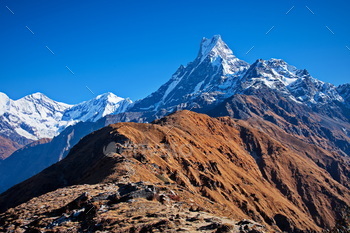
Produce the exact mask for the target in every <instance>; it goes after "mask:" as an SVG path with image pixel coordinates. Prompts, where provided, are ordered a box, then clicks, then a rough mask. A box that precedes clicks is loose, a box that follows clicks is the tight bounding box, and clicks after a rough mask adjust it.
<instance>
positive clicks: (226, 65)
mask: <svg viewBox="0 0 350 233" xmlns="http://www.w3.org/2000/svg"><path fill="white" fill-rule="evenodd" d="M198 58H199V59H200V62H203V61H205V60H206V59H209V62H211V63H212V65H213V66H222V68H223V73H224V74H235V73H237V72H239V71H242V70H243V69H245V68H246V67H247V66H249V65H248V63H246V62H244V61H242V60H239V59H238V58H237V57H236V56H235V55H234V54H233V52H232V50H231V49H230V48H229V47H228V45H227V44H226V43H225V42H224V41H223V40H222V38H221V36H220V35H215V36H213V37H212V38H210V39H208V38H205V37H204V38H203V39H202V42H201V46H200V51H199V55H198Z"/></svg>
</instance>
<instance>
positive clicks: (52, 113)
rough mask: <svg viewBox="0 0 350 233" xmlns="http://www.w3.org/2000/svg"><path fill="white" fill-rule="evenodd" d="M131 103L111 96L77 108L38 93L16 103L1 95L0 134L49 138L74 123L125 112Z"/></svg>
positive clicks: (82, 104) (102, 96) (103, 96)
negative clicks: (14, 133)
mask: <svg viewBox="0 0 350 233" xmlns="http://www.w3.org/2000/svg"><path fill="white" fill-rule="evenodd" d="M131 103H132V101H131V100H129V99H123V98H120V97H117V96H116V95H114V94H112V93H106V94H103V95H99V96H97V97H96V98H94V99H92V100H89V101H85V102H83V103H80V104H77V105H68V104H64V103H60V102H57V101H54V100H51V99H50V98H48V97H47V96H45V95H44V94H41V93H34V94H32V95H28V96H25V97H23V98H21V99H19V100H11V99H10V98H9V97H8V96H7V95H6V94H4V93H0V119H1V120H0V126H1V130H0V133H2V131H3V132H5V131H6V130H13V131H15V132H16V133H18V134H19V135H21V136H23V137H26V138H28V139H32V140H38V139H40V138H52V137H54V136H56V135H58V134H59V133H60V132H61V131H62V130H64V129H65V128H66V127H68V126H70V125H73V124H76V123H77V122H80V121H83V122H85V121H97V120H98V119H100V118H102V117H104V116H106V115H108V114H117V113H121V112H124V111H126V109H127V108H128V106H130V104H131Z"/></svg>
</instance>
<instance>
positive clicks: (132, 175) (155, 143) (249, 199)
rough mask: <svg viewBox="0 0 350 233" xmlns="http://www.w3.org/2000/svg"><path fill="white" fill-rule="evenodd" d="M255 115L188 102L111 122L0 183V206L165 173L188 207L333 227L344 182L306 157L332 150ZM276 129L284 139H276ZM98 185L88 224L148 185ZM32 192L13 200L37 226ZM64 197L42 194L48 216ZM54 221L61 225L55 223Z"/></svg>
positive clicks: (299, 226) (275, 225) (12, 218)
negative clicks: (25, 174)
mask: <svg viewBox="0 0 350 233" xmlns="http://www.w3.org/2000/svg"><path fill="white" fill-rule="evenodd" d="M256 120H257V121H259V119H258V118H257V119H256ZM264 125H265V128H263V129H258V128H256V127H255V125H250V123H249V122H247V121H241V120H233V119H232V118H229V117H221V118H210V117H209V116H206V115H202V114H197V113H194V112H189V111H181V112H177V113H175V114H172V115H169V116H167V117H166V118H163V119H160V120H157V121H155V122H154V123H152V124H136V123H119V124H115V125H110V126H109V127H105V128H103V129H101V130H99V131H96V132H94V133H92V134H90V135H88V136H87V137H85V138H84V139H82V140H81V141H80V142H79V143H78V144H77V145H76V146H75V147H74V148H73V149H72V150H71V152H70V154H69V155H68V156H67V157H66V158H65V159H63V160H62V161H61V162H59V163H57V164H55V165H53V166H51V167H49V168H47V169H45V170H44V171H43V172H41V173H39V174H38V175H36V176H34V177H32V178H30V179H28V180H26V181H24V182H23V183H21V184H19V185H16V186H14V187H13V188H11V189H9V190H8V191H6V192H5V193H3V194H2V195H1V196H0V207H1V208H2V210H6V208H8V207H13V206H16V205H18V204H20V203H24V202H27V201H28V200H29V199H31V198H33V197H38V196H40V195H42V194H45V193H47V192H50V191H53V190H56V189H58V188H63V187H68V186H70V189H72V191H70V192H78V191H75V190H77V189H79V187H80V186H75V185H81V184H90V185H92V184H100V186H99V187H103V185H102V184H106V185H105V186H110V185H111V184H113V183H116V184H121V183H124V184H127V183H128V182H131V183H134V184H136V183H137V182H140V181H143V182H149V184H150V185H151V186H148V187H149V188H150V187H152V185H159V184H162V183H164V184H167V186H168V188H169V189H173V190H180V189H181V190H183V191H182V192H181V193H182V194H181V195H180V196H179V197H177V198H175V199H176V200H177V201H178V202H180V203H187V204H188V205H189V206H190V205H191V202H192V205H195V207H194V208H195V209H197V208H201V209H204V210H206V211H209V212H212V213H216V214H217V215H221V216H226V217H229V218H230V219H233V220H236V221H239V220H242V219H252V220H254V221H256V222H258V223H260V224H263V225H265V226H266V228H267V230H268V232H274V231H287V232H306V231H309V232H311V231H315V232H320V231H321V229H322V228H323V229H327V228H330V227H332V226H333V225H334V224H335V221H336V219H338V218H340V217H341V216H340V215H339V214H340V213H341V210H342V209H343V208H346V207H347V206H349V204H350V192H349V189H347V188H346V187H344V186H343V185H341V184H340V183H339V182H337V181H335V180H334V179H333V178H332V176H331V175H330V174H329V173H328V172H327V171H326V170H325V169H322V168H321V167H320V166H318V165H317V164H316V163H315V162H314V161H313V160H312V157H313V156H315V157H319V158H320V160H323V159H322V158H327V159H329V160H331V159H335V157H334V156H335V155H333V154H332V153H330V152H328V151H326V150H323V149H322V148H318V147H317V146H314V145H310V144H307V143H305V142H303V141H302V140H299V139H296V138H295V137H293V136H291V135H289V134H286V133H285V132H284V131H283V130H282V129H280V128H278V127H277V126H275V125H274V124H272V123H266V124H264ZM281 136H283V137H285V138H286V140H287V141H289V142H290V143H292V144H291V145H290V144H284V143H281V142H279V137H281ZM111 143H112V144H111ZM111 145H112V146H111ZM113 145H115V147H114V146H113ZM324 160H326V159H324ZM72 185H73V186H72ZM139 185H140V184H139ZM136 186H137V185H136ZM99 187H98V189H99ZM119 187H123V185H119ZM100 190H101V191H100V197H99V198H100V199H99V200H103V198H104V196H106V197H105V199H107V200H110V202H109V203H110V204H107V207H104V208H107V209H104V210H103V209H100V207H98V208H97V206H96V211H93V213H94V216H93V217H92V220H94V221H92V222H93V224H94V226H97V225H98V223H99V221H101V219H102V218H103V216H105V217H107V218H108V219H110V221H107V222H106V225H104V226H109V224H113V222H114V221H115V220H116V219H115V217H113V216H114V215H113V212H110V211H112V209H111V207H109V205H111V204H113V203H123V202H125V201H127V200H130V199H136V200H135V201H133V202H137V200H139V199H138V197H141V198H142V197H145V198H146V197H148V196H147V191H140V192H136V193H134V194H132V195H131V194H130V195H127V193H128V192H130V191H127V189H125V187H124V188H123V190H122V191H121V190H119V191H118V189H117V188H115V189H113V188H112V189H110V190H108V191H103V189H100ZM132 190H134V191H136V190H138V189H137V188H136V189H135V188H134V189H132ZM151 190H152V189H151ZM60 192H61V191H59V190H58V191H57V192H54V193H51V194H50V195H53V197H54V196H55V195H56V194H57V193H60ZM168 192H170V191H166V189H164V191H163V193H168ZM185 192H189V193H191V195H189V194H188V193H187V194H184V193H185ZM55 193H56V194H55ZM170 193H171V192H170ZM177 193H180V192H179V191H176V192H175V193H174V192H173V194H172V195H173V198H174V195H177ZM93 195H94V194H93ZM123 195H126V196H123ZM167 195H168V194H165V196H167ZM113 198H114V199H113ZM51 199H55V198H51ZM175 199H174V200H175ZM38 200H40V198H38V199H33V200H32V201H31V202H27V203H25V204H24V205H22V206H21V208H22V209H23V210H24V212H26V216H31V217H30V222H32V223H30V222H28V223H25V224H26V225H27V224H34V223H35V224H36V225H40V224H41V227H42V228H45V226H48V225H45V224H50V223H45V221H46V220H45V221H41V223H38V220H37V218H38V216H37V215H36V214H39V213H38V212H35V211H34V212H30V211H31V209H32V208H33V207H32V206H36V204H35V203H33V202H37V201H38ZM95 200H98V199H95ZM193 200H196V201H193ZM64 206H65V204H64V203H61V202H57V203H55V202H51V203H50V206H49V207H48V208H49V209H51V210H52V209H56V210H57V211H54V212H51V213H52V214H56V215H50V216H52V217H53V218H51V222H53V221H55V219H59V218H60V217H61V215H60V213H62V212H60V208H61V207H63V208H66V207H64ZM219 206H220V207H219ZM218 207H219V208H218ZM69 208H71V207H69ZM90 208H91V207H90ZM68 210H69V209H68ZM36 211H38V210H36ZM104 211H107V212H104ZM103 212H104V213H105V214H103ZM17 215H18V214H16V211H15V210H12V209H10V210H8V211H7V212H6V213H5V214H3V215H2V221H3V222H6V224H7V225H6V226H11V224H14V223H15V222H16V221H17V220H16V218H17V217H16V216H17ZM62 216H63V215H62ZM119 216H120V215H119ZM129 217H136V216H133V215H131V216H129ZM4 226H5V225H4ZM6 226H5V227H6ZM19 226H20V227H24V224H23V223H22V224H21V223H20V224H19ZM52 227H53V228H56V226H52ZM57 227H63V229H65V228H64V227H65V226H64V223H58V226H57ZM57 229H58V228H57ZM5 230H6V228H5Z"/></svg>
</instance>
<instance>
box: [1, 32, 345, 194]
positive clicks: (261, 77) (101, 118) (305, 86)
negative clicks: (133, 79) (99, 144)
mask: <svg viewBox="0 0 350 233" xmlns="http://www.w3.org/2000/svg"><path fill="white" fill-rule="evenodd" d="M0 103H1V107H0V108H1V109H0V113H1V117H0V118H1V121H0V136H2V137H4V138H6V139H8V140H10V142H6V145H2V147H3V148H9V150H10V151H11V150H12V151H14V150H16V149H18V148H19V147H23V146H25V145H27V146H26V147H24V148H21V149H19V150H17V151H16V152H14V153H13V154H12V155H11V156H10V157H9V158H7V159H5V160H3V161H2V162H1V163H0V192H1V191H5V190H6V189H8V188H9V187H11V186H12V185H14V184H16V183H19V182H21V181H23V180H25V179H27V178H29V177H31V176H33V175H35V174H37V173H38V172H40V171H41V170H43V169H45V168H46V167H48V166H50V165H52V164H53V163H55V162H57V161H59V160H61V159H63V158H64V157H65V156H66V155H67V154H68V153H69V150H70V148H72V147H73V146H74V145H75V144H76V143H78V142H79V140H80V139H81V138H82V137H84V136H85V135H87V134H89V133H91V132H93V131H95V130H98V129H100V128H101V127H104V126H107V125H108V124H111V123H116V122H126V121H135V122H151V121H153V120H155V119H158V118H161V117H164V116H166V115H168V114H169V113H172V112H175V111H177V110H182V109H187V110H192V111H196V112H200V113H206V114H209V115H210V116H215V117H217V116H232V117H234V118H237V119H249V118H250V117H252V116H257V117H260V118H261V119H263V120H265V121H269V122H272V123H274V124H276V125H277V126H279V127H281V128H282V129H283V130H285V131H286V132H287V133H290V134H292V135H294V136H296V137H300V138H301V137H302V138H303V139H304V140H308V142H309V143H312V144H318V145H320V146H321V147H322V148H325V149H330V150H332V151H335V153H339V154H341V155H343V156H349V155H350V138H349V137H350V124H349V122H350V114H349V113H350V84H344V85H341V86H338V87H336V86H334V85H332V84H330V83H326V82H322V81H320V80H317V79H316V78H314V77H312V76H311V74H309V72H308V71H307V70H305V69H297V68H296V67H294V66H291V65H289V64H287V63H286V62H285V61H283V60H281V59H270V60H261V59H259V60H257V61H256V62H255V63H253V64H248V63H247V62H245V61H242V60H240V59H238V58H237V57H236V56H235V55H234V53H233V52H232V50H231V49H230V48H229V47H228V45H227V44H226V43H225V42H224V41H223V40H222V38H221V37H220V36H218V35H217V36H214V37H212V38H210V39H207V38H203V40H202V42H201V45H200V49H199V53H198V56H197V58H196V59H195V60H194V61H193V62H190V63H189V64H188V65H187V66H180V67H179V68H178V70H177V71H176V72H175V73H174V75H173V76H172V77H171V79H170V80H169V81H168V82H166V83H165V84H164V85H162V86H161V87H160V88H159V89H158V90H157V91H155V92H153V93H152V94H150V95H149V96H147V97H145V98H144V99H141V100H139V101H136V102H135V103H132V101H131V100H129V99H124V98H120V97H117V96H115V95H114V94H112V93H107V94H104V95H100V96H98V97H96V98H95V99H92V100H89V101H86V102H83V103H81V104H77V105H74V106H71V105H67V104H63V103H59V102H56V101H53V100H50V99H49V98H48V97H46V96H44V95H43V94H40V93H36V94H33V95H30V96H26V97H24V98H22V99H20V100H16V101H13V100H10V99H9V98H8V97H7V96H6V95H5V94H1V95H0ZM43 138H51V139H52V140H50V142H45V143H37V144H38V145H35V146H31V145H30V144H29V143H31V142H33V141H34V140H38V139H43ZM9 143H15V144H16V145H9ZM4 150H5V149H4ZM4 157H6V156H4ZM329 166H330V167H329V171H331V172H333V173H334V177H338V180H339V181H340V179H341V175H336V173H337V172H336V171H333V170H332V169H333V168H331V165H329ZM339 169H343V168H341V166H339Z"/></svg>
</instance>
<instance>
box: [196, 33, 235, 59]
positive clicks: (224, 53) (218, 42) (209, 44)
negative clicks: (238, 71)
mask: <svg viewBox="0 0 350 233" xmlns="http://www.w3.org/2000/svg"><path fill="white" fill-rule="evenodd" d="M199 53H200V55H201V57H202V60H204V59H205V58H206V57H207V56H211V57H217V56H220V57H222V58H227V57H235V56H234V55H233V52H232V50H231V49H230V48H229V47H228V46H227V44H226V43H225V42H224V41H223V40H222V38H221V36H220V35H215V36H213V37H212V38H210V39H208V38H205V37H204V38H203V39H202V43H201V47H200V51H199Z"/></svg>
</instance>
